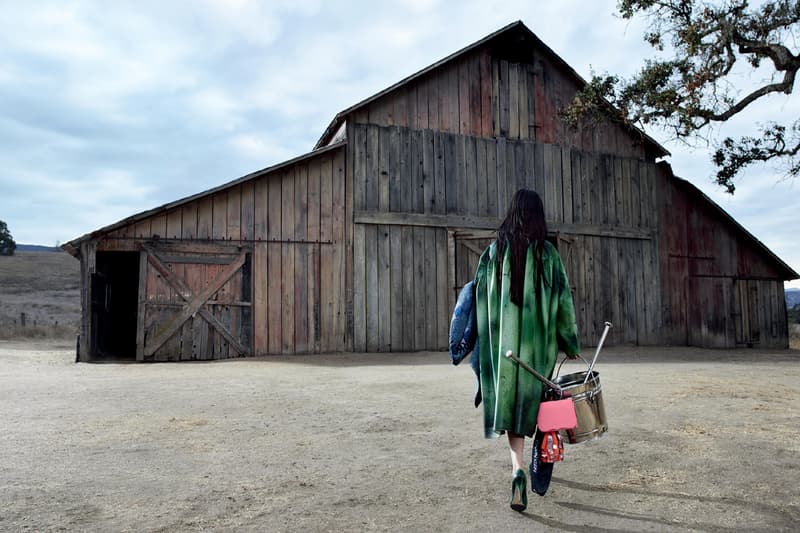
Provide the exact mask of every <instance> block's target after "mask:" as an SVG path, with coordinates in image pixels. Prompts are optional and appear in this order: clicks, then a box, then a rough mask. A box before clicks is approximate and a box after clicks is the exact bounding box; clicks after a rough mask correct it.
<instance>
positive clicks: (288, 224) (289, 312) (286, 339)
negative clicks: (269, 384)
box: [281, 168, 296, 353]
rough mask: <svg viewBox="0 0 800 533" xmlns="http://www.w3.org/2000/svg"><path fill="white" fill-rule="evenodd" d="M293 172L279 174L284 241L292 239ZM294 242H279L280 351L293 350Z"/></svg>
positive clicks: (293, 219)
mask: <svg viewBox="0 0 800 533" xmlns="http://www.w3.org/2000/svg"><path fill="white" fill-rule="evenodd" d="M294 176H295V173H294V169H293V168H290V169H287V171H286V172H284V173H283V174H282V175H281V196H282V198H283V205H282V210H281V215H282V220H281V239H282V240H284V241H292V240H294V228H295V218H294V211H295V205H294V202H295V196H294V186H295V179H294ZM295 246H296V245H295V244H291V243H290V242H284V243H282V244H281V271H282V276H281V300H282V303H283V312H284V320H283V321H282V331H281V352H282V353H294V352H295V338H294V332H295V323H294V317H295V314H294V308H295V303H296V302H295V301H294V297H295V296H294V294H295V293H294V271H295V264H294V248H295Z"/></svg>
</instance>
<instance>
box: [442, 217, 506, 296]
mask: <svg viewBox="0 0 800 533" xmlns="http://www.w3.org/2000/svg"><path fill="white" fill-rule="evenodd" d="M496 234H497V232H496V231H456V232H454V234H453V238H454V241H455V265H454V266H455V287H454V289H455V290H456V295H457V294H458V291H460V290H461V287H463V286H464V285H466V283H467V282H468V281H470V280H472V279H473V278H475V271H476V270H477V268H478V261H479V260H480V258H481V254H482V253H483V251H484V250H485V249H486V247H487V246H489V245H490V244H491V243H492V241H493V240H494V238H495V235H496Z"/></svg>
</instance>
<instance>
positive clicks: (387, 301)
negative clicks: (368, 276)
mask: <svg viewBox="0 0 800 533" xmlns="http://www.w3.org/2000/svg"><path fill="white" fill-rule="evenodd" d="M377 241H378V242H377V246H378V255H377V257H376V260H377V263H378V307H377V311H378V351H380V352H388V351H390V349H391V344H392V335H391V334H392V331H391V328H392V313H391V306H392V301H391V295H392V286H391V266H392V265H391V248H390V245H391V243H390V242H389V226H383V225H381V226H378V227H377Z"/></svg>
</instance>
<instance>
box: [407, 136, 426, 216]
mask: <svg viewBox="0 0 800 533" xmlns="http://www.w3.org/2000/svg"><path fill="white" fill-rule="evenodd" d="M426 131H427V130H414V131H412V132H410V143H409V153H408V160H409V164H410V165H409V166H410V172H411V185H412V187H413V191H412V193H411V205H410V210H411V212H413V213H426V212H430V211H429V210H428V208H429V204H428V196H427V194H428V193H429V192H430V190H431V186H430V184H429V183H427V182H426V176H425V148H426V145H425V140H424V134H425V132H426Z"/></svg>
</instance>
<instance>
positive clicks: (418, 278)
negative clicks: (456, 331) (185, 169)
mask: <svg viewBox="0 0 800 533" xmlns="http://www.w3.org/2000/svg"><path fill="white" fill-rule="evenodd" d="M412 231H413V238H414V332H413V335H411V334H409V335H410V336H412V337H413V339H414V350H424V349H425V342H426V340H427V339H426V334H427V330H426V324H425V321H426V320H427V316H426V310H427V307H428V304H429V302H428V301H427V296H428V291H429V290H430V289H429V287H427V286H426V285H425V283H426V279H425V231H426V230H425V228H422V227H419V226H415V227H414V228H413V229H412Z"/></svg>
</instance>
